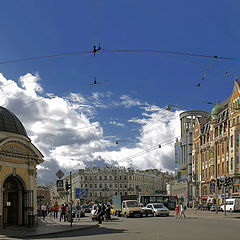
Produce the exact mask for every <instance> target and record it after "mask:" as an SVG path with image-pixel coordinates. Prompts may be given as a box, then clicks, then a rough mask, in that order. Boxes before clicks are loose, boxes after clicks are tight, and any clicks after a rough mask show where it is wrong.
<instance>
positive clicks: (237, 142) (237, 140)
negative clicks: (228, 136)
mask: <svg viewBox="0 0 240 240" xmlns="http://www.w3.org/2000/svg"><path fill="white" fill-rule="evenodd" d="M236 144H237V147H239V133H237V136H236Z"/></svg>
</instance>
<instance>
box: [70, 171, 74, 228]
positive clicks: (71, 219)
mask: <svg viewBox="0 0 240 240" xmlns="http://www.w3.org/2000/svg"><path fill="white" fill-rule="evenodd" d="M70 214H71V215H70V216H71V217H70V222H71V227H72V222H73V217H72V172H70Z"/></svg>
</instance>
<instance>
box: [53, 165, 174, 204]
mask: <svg viewBox="0 0 240 240" xmlns="http://www.w3.org/2000/svg"><path fill="white" fill-rule="evenodd" d="M172 179H173V177H172V176H171V175H169V174H168V173H163V172H160V171H158V170H156V169H148V170H144V171H141V170H132V169H125V168H108V167H105V168H102V169H100V168H91V169H80V170H79V171H78V173H75V174H73V176H72V190H73V200H74V201H75V200H77V199H75V190H76V189H78V188H80V189H88V198H87V199H86V201H93V202H94V201H96V200H103V201H111V199H112V197H113V196H117V195H154V194H166V183H168V182H169V181H170V180H172ZM64 181H65V182H66V181H68V182H70V181H69V177H67V178H65V179H64ZM51 194H52V196H51V198H52V202H55V201H58V202H60V203H62V202H65V201H66V200H67V196H66V194H65V193H64V192H57V188H56V184H54V185H53V186H52V188H51Z"/></svg>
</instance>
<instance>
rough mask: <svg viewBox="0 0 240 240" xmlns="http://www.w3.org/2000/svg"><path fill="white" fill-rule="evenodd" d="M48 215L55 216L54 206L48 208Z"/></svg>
mask: <svg viewBox="0 0 240 240" xmlns="http://www.w3.org/2000/svg"><path fill="white" fill-rule="evenodd" d="M48 215H49V217H50V218H52V217H53V207H50V208H49V210H48Z"/></svg>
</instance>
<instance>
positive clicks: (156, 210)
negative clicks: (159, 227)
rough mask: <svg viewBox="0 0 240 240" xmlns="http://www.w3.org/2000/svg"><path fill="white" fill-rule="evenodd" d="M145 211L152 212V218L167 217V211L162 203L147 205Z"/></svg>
mask: <svg viewBox="0 0 240 240" xmlns="http://www.w3.org/2000/svg"><path fill="white" fill-rule="evenodd" d="M145 209H146V210H150V209H151V210H152V214H153V216H169V210H168V208H166V207H165V206H164V205H163V204H162V203H149V204H148V205H147V206H146V207H145Z"/></svg>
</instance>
